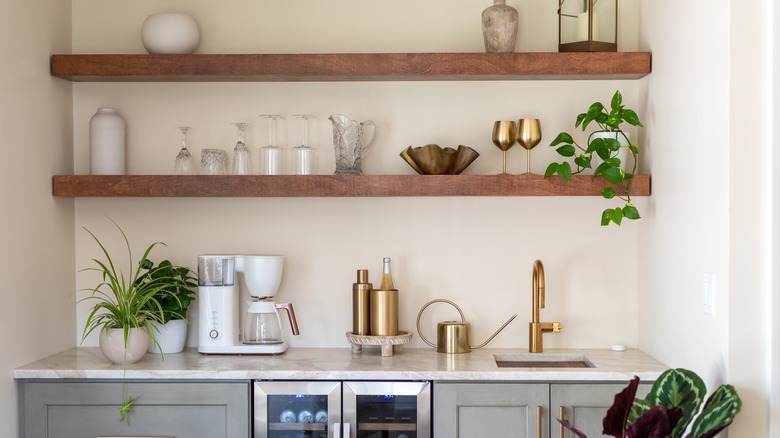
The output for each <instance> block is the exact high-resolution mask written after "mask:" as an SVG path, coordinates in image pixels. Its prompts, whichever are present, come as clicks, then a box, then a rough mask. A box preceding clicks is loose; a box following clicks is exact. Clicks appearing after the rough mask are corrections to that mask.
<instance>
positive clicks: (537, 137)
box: [517, 119, 542, 174]
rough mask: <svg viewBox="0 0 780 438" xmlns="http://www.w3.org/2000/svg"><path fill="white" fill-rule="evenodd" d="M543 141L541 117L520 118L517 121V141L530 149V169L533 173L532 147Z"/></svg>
mask: <svg viewBox="0 0 780 438" xmlns="http://www.w3.org/2000/svg"><path fill="white" fill-rule="evenodd" d="M540 141H542V125H541V124H540V123H539V119H520V120H518V121H517V142H518V143H520V146H522V147H524V148H525V150H526V151H528V171H527V172H526V173H528V174H530V173H531V149H533V148H534V147H535V146H536V145H537V144H539V142H540Z"/></svg>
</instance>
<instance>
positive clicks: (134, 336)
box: [98, 328, 149, 364]
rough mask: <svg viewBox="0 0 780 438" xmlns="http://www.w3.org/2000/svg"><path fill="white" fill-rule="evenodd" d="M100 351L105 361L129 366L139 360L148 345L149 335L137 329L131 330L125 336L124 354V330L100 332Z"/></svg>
mask: <svg viewBox="0 0 780 438" xmlns="http://www.w3.org/2000/svg"><path fill="white" fill-rule="evenodd" d="M98 341H99V343H100V351H102V352H103V355H104V356H106V359H108V360H110V361H111V362H113V363H116V364H123V363H126V364H131V363H136V362H138V361H139V360H141V358H142V357H144V355H145V354H146V349H147V347H148V345H149V334H147V333H146V332H145V331H143V330H141V329H138V328H131V329H130V331H129V332H128V334H127V354H125V335H124V330H123V329H119V328H115V329H110V330H108V331H105V330H100V337H99V338H98Z"/></svg>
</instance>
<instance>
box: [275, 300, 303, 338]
mask: <svg viewBox="0 0 780 438" xmlns="http://www.w3.org/2000/svg"><path fill="white" fill-rule="evenodd" d="M274 306H275V307H276V308H277V309H282V310H286V311H287V317H288V318H289V319H290V329H291V330H292V334H293V335H295V336H298V335H299V334H300V332H299V331H298V321H296V320H295V310H293V305H292V303H276V304H274Z"/></svg>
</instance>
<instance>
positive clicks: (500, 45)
mask: <svg viewBox="0 0 780 438" xmlns="http://www.w3.org/2000/svg"><path fill="white" fill-rule="evenodd" d="M482 36H483V37H484V38H485V51H487V52H514V51H515V43H516V42H517V9H515V8H513V7H511V6H507V5H506V0H494V4H493V6H490V7H489V8H487V9H485V10H484V11H482Z"/></svg>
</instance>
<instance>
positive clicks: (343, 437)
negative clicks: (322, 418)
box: [333, 423, 349, 438]
mask: <svg viewBox="0 0 780 438" xmlns="http://www.w3.org/2000/svg"><path fill="white" fill-rule="evenodd" d="M342 428H343V430H344V433H343V434H342V433H341V431H342ZM333 438H349V423H333Z"/></svg>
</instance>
